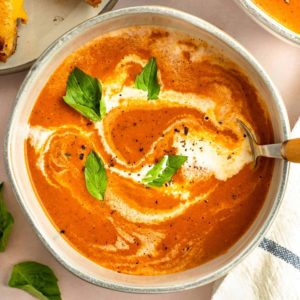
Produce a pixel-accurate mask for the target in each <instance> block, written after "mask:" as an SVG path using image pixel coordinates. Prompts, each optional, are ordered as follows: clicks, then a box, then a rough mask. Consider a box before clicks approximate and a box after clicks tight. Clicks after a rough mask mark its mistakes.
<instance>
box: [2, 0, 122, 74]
mask: <svg viewBox="0 0 300 300" xmlns="http://www.w3.org/2000/svg"><path fill="white" fill-rule="evenodd" d="M0 1H1V0H0ZM116 2H117V1H111V0H102V3H101V4H100V5H98V6H97V7H92V6H90V5H88V4H87V3H86V2H85V1H84V0H25V10H26V12H27V14H28V22H27V24H20V25H19V28H18V40H17V49H16V52H15V53H14V54H13V55H12V56H11V57H10V58H8V60H7V62H6V63H2V62H0V74H8V73H13V72H18V71H21V70H24V69H26V68H28V67H30V66H31V64H32V63H33V61H34V60H36V59H37V58H38V57H39V56H40V54H41V53H42V52H43V51H44V50H45V49H46V48H47V47H48V46H49V45H50V44H51V43H53V42H54V41H55V40H56V39H57V38H59V37H60V36H61V35H63V34H64V33H65V32H66V31H68V30H69V29H71V28H73V27H74V26H76V25H78V24H79V23H81V22H83V21H85V20H87V19H89V18H91V17H94V16H96V15H98V14H99V13H100V12H102V11H107V10H110V9H111V8H112V7H113V6H114V4H115V3H116Z"/></svg>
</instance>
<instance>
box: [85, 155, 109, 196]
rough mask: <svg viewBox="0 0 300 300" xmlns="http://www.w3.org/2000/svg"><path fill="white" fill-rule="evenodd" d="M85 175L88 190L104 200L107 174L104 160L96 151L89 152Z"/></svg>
mask: <svg viewBox="0 0 300 300" xmlns="http://www.w3.org/2000/svg"><path fill="white" fill-rule="evenodd" d="M84 177H85V184H86V188H87V190H88V192H89V193H90V194H91V195H92V196H93V197H95V198H96V199H98V200H103V199H104V194H105V191H106V186H107V175H106V172H105V167H104V163H103V161H102V160H101V158H100V157H99V156H98V154H97V153H96V152H94V151H92V152H90V153H89V155H88V157H87V159H86V161H85V168H84Z"/></svg>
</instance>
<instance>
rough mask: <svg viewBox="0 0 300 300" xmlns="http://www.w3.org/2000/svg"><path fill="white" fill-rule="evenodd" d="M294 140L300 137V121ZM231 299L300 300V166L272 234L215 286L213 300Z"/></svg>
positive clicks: (293, 172)
mask: <svg viewBox="0 0 300 300" xmlns="http://www.w3.org/2000/svg"><path fill="white" fill-rule="evenodd" d="M291 137H292V138H296V137H300V119H299V120H298V122H297V124H296V126H295V127H294V129H293V131H292V135H291ZM227 299H228V300H229V299H230V300H235V299H238V300H239V299H242V300H258V299H259V300H269V299H270V300H281V299H284V300H293V299H300V164H291V169H290V177H289V181H288V185H287V190H286V193H285V196H284V199H283V203H282V206H281V208H280V210H279V213H278V216H277V217H276V220H275V222H274V224H273V226H272V228H271V230H270V232H269V233H268V234H267V236H266V237H265V238H264V239H263V240H262V242H261V243H260V245H259V247H257V249H255V250H254V251H253V252H252V253H251V254H250V255H249V256H248V257H247V258H246V259H245V261H244V262H242V263H241V264H240V265H238V266H237V267H236V268H235V269H233V270H232V271H231V272H229V274H228V275H227V276H226V277H225V278H223V279H221V280H219V281H217V282H215V284H214V289H213V295H212V300H227Z"/></svg>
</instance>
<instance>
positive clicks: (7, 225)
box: [0, 182, 14, 252]
mask: <svg viewBox="0 0 300 300" xmlns="http://www.w3.org/2000/svg"><path fill="white" fill-rule="evenodd" d="M2 189H3V182H2V183H0V252H3V251H4V250H5V248H6V246H7V243H8V238H9V236H10V233H11V230H12V227H13V224H14V218H13V216H12V215H11V214H10V213H9V212H8V211H7V208H6V205H5V203H4V198H3V194H2Z"/></svg>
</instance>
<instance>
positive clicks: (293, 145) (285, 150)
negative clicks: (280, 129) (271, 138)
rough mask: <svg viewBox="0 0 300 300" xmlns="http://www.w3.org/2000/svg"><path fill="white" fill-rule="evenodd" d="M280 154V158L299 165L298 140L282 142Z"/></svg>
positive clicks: (299, 142) (299, 151)
mask: <svg viewBox="0 0 300 300" xmlns="http://www.w3.org/2000/svg"><path fill="white" fill-rule="evenodd" d="M281 154H282V157H283V158H284V159H286V160H288V161H292V162H296V163H300V139H293V140H288V141H285V142H283V143H282V147H281Z"/></svg>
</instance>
